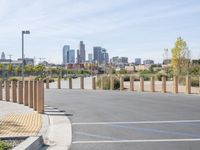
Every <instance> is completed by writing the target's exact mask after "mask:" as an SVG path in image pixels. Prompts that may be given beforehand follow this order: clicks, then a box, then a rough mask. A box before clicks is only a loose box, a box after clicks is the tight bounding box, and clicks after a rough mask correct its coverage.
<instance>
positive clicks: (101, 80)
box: [100, 76, 104, 90]
mask: <svg viewBox="0 0 200 150" xmlns="http://www.w3.org/2000/svg"><path fill="white" fill-rule="evenodd" d="M100 82H101V83H100V84H101V85H100V86H101V89H102V90H103V86H104V77H103V76H101V79H100Z"/></svg>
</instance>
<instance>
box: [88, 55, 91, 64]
mask: <svg viewBox="0 0 200 150" xmlns="http://www.w3.org/2000/svg"><path fill="white" fill-rule="evenodd" d="M88 61H89V62H90V63H91V62H92V53H89V54H88Z"/></svg>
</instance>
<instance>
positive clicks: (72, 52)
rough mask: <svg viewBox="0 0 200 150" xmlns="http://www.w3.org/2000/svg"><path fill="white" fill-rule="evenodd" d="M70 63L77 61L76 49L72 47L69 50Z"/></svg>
mask: <svg viewBox="0 0 200 150" xmlns="http://www.w3.org/2000/svg"><path fill="white" fill-rule="evenodd" d="M68 63H69V64H74V63H75V50H74V49H70V50H69V62H68Z"/></svg>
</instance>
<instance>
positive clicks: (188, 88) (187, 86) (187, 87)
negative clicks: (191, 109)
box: [185, 76, 191, 94]
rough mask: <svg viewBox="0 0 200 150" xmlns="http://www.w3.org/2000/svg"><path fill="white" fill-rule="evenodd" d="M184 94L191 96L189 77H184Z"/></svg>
mask: <svg viewBox="0 0 200 150" xmlns="http://www.w3.org/2000/svg"><path fill="white" fill-rule="evenodd" d="M185 85H186V87H185V88H186V89H185V90H186V94H191V78H190V77H189V76H187V77H186V83H185Z"/></svg>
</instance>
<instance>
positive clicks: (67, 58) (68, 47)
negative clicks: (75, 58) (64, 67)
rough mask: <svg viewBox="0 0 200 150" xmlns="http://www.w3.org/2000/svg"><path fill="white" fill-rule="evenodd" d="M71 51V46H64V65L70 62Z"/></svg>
mask: <svg viewBox="0 0 200 150" xmlns="http://www.w3.org/2000/svg"><path fill="white" fill-rule="evenodd" d="M69 50H70V46H69V45H64V46H63V64H67V63H68V60H69V55H68V52H69Z"/></svg>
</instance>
